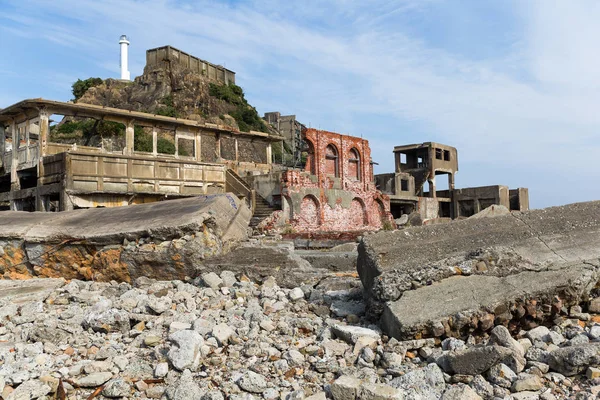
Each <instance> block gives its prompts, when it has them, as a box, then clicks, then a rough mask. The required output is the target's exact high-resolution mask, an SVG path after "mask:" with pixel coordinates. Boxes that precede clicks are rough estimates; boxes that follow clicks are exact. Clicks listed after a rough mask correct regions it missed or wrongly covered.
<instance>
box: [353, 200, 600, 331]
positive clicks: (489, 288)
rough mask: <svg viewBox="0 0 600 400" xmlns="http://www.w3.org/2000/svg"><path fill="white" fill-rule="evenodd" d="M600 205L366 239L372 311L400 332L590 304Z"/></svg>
mask: <svg viewBox="0 0 600 400" xmlns="http://www.w3.org/2000/svg"><path fill="white" fill-rule="evenodd" d="M599 233H600V202H589V203H578V204H572V205H567V206H562V207H552V208H548V209H544V210H534V211H529V212H523V213H521V212H517V213H512V214H509V215H504V216H496V217H494V218H474V219H467V220H463V221H457V222H454V223H451V224H447V225H432V226H423V227H415V228H409V229H405V230H401V231H395V232H380V233H377V234H373V235H368V236H365V237H364V240H363V241H362V243H361V244H360V245H359V255H358V272H359V275H360V278H361V280H362V282H363V285H364V287H365V289H366V294H367V296H368V297H369V299H370V303H371V304H370V308H369V309H370V312H371V314H372V315H373V316H374V317H377V316H378V315H379V314H380V313H381V314H382V319H381V325H382V328H383V330H384V331H385V332H386V333H388V334H389V335H391V336H393V337H396V338H398V339H408V338H412V337H415V336H417V337H442V336H453V337H461V338H466V337H468V335H469V334H471V333H473V332H485V331H489V330H490V329H491V328H493V327H494V325H498V324H504V325H508V326H510V327H511V330H513V331H517V330H518V329H519V328H520V327H522V328H532V327H535V326H537V325H542V324H545V323H549V322H552V321H553V319H554V318H556V317H557V316H558V315H559V314H560V313H561V312H564V310H567V309H568V307H572V306H579V305H580V304H583V305H584V306H586V307H587V304H588V301H589V299H590V297H591V295H593V294H594V292H595V290H596V289H595V287H596V285H597V283H598V281H599V280H600V276H599V269H600V234H599Z"/></svg>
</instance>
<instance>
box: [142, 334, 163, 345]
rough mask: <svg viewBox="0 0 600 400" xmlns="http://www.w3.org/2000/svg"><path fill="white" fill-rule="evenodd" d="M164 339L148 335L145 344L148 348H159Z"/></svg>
mask: <svg viewBox="0 0 600 400" xmlns="http://www.w3.org/2000/svg"><path fill="white" fill-rule="evenodd" d="M161 342H162V339H161V338H160V337H158V336H156V335H148V336H146V337H145V338H144V344H145V345H146V346H148V347H154V346H158V345H159V344H160V343H161Z"/></svg>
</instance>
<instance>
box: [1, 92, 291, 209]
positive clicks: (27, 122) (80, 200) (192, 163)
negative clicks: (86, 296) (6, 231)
mask: <svg viewBox="0 0 600 400" xmlns="http://www.w3.org/2000/svg"><path fill="white" fill-rule="evenodd" d="M53 114H57V115H60V116H64V117H70V118H79V119H82V118H85V119H91V120H94V121H110V122H114V123H118V124H122V126H123V136H124V137H123V138H122V139H123V140H122V141H121V142H122V147H119V146H118V145H117V144H118V143H116V142H114V141H108V142H107V141H104V140H102V141H101V142H99V143H98V145H97V146H80V145H77V144H76V143H75V144H65V143H56V142H52V141H51V139H50V133H51V130H52V126H51V116H52V115H53ZM136 130H137V131H138V133H139V134H140V135H148V140H151V141H152V146H151V148H152V150H151V152H148V151H140V149H139V148H137V146H138V144H139V142H138V140H137V138H138V137H139V136H138V135H137V134H136ZM144 132H147V133H144ZM165 137H168V138H169V139H165ZM164 140H167V141H168V142H169V143H170V144H171V146H172V147H171V148H172V152H170V153H171V154H168V153H165V152H162V153H161V149H160V148H159V147H158V144H159V143H161V142H162V141H164ZM280 140H281V137H280V136H275V135H271V134H268V133H264V132H255V131H250V132H239V131H233V130H231V129H230V128H229V127H225V126H219V125H216V124H209V123H200V122H198V121H193V120H187V119H181V118H172V117H165V116H160V115H154V114H148V113H142V112H136V111H128V110H122V109H116V108H109V107H101V106H95V105H90V104H73V103H64V102H59V101H51V100H44V99H30V100H24V101H21V102H19V103H17V104H14V105H12V106H9V107H7V108H4V109H2V110H0V204H2V205H3V207H4V208H9V209H11V210H15V211H18V210H21V211H64V210H71V209H73V208H87V207H112V206H121V205H128V204H137V203H144V202H151V201H157V200H162V199H165V198H177V197H187V196H195V195H199V194H210V193H224V192H226V191H229V192H234V193H235V194H237V195H238V196H239V197H244V198H245V199H246V200H247V201H248V204H249V206H250V207H251V208H254V207H255V203H256V199H255V197H254V191H252V189H251V188H250V187H248V186H247V184H246V183H245V182H244V181H243V180H242V179H241V178H240V177H239V175H238V174H242V175H245V174H247V173H250V174H261V173H268V172H269V171H271V169H272V164H271V158H272V157H271V144H272V143H273V142H278V141H280Z"/></svg>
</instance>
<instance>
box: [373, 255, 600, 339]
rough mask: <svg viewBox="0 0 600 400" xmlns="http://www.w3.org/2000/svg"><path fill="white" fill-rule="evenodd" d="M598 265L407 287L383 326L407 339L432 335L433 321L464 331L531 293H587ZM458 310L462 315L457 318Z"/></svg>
mask: <svg viewBox="0 0 600 400" xmlns="http://www.w3.org/2000/svg"><path fill="white" fill-rule="evenodd" d="M599 267H600V265H598V266H593V265H590V264H583V263H571V264H561V265H555V266H551V267H549V268H548V270H546V271H540V272H534V271H525V272H522V273H519V274H515V275H510V276H507V277H497V276H485V275H471V276H453V277H450V278H447V279H444V280H442V281H441V282H436V283H434V284H432V285H430V286H424V287H422V288H420V289H417V290H409V291H406V292H404V294H403V296H402V297H401V298H400V299H398V300H396V301H391V302H388V303H387V304H386V305H385V307H384V311H383V315H382V319H381V324H382V328H383V329H384V331H385V332H387V333H388V334H390V335H391V336H393V337H396V338H402V339H407V338H410V337H413V336H414V335H417V334H419V333H421V334H424V335H425V336H431V335H433V328H434V324H435V323H436V322H441V323H442V324H444V325H445V326H446V331H445V333H446V335H450V336H463V335H462V334H463V333H464V332H465V331H467V332H468V331H469V330H476V329H481V328H482V326H481V324H480V322H479V321H480V320H481V319H482V318H481V317H482V316H485V315H487V314H492V315H493V316H494V317H496V314H501V313H504V312H510V310H511V309H515V308H516V307H518V305H519V303H520V302H522V303H525V301H526V300H527V299H536V301H543V300H545V303H546V304H551V302H552V300H553V299H554V297H559V298H563V299H567V298H568V299H573V301H574V302H578V300H583V299H585V298H586V296H587V295H588V294H589V293H590V291H591V290H592V289H593V288H594V286H595V285H596V282H598V280H599V279H600V274H599V270H600V268H599ZM416 309H419V310H420V312H415V310H416ZM536 312H537V307H536ZM457 314H460V318H455V316H456V315H457ZM511 318H512V315H511ZM509 319H510V318H509ZM433 336H435V335H433Z"/></svg>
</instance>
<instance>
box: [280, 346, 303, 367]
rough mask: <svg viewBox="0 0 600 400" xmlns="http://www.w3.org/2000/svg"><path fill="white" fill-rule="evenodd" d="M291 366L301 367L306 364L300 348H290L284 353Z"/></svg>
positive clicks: (284, 357)
mask: <svg viewBox="0 0 600 400" xmlns="http://www.w3.org/2000/svg"><path fill="white" fill-rule="evenodd" d="M283 359H284V360H286V361H287V362H288V364H289V366H290V367H299V366H301V365H302V364H304V356H303V355H302V353H300V352H299V351H298V350H288V351H286V352H285V353H284V354H283Z"/></svg>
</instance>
